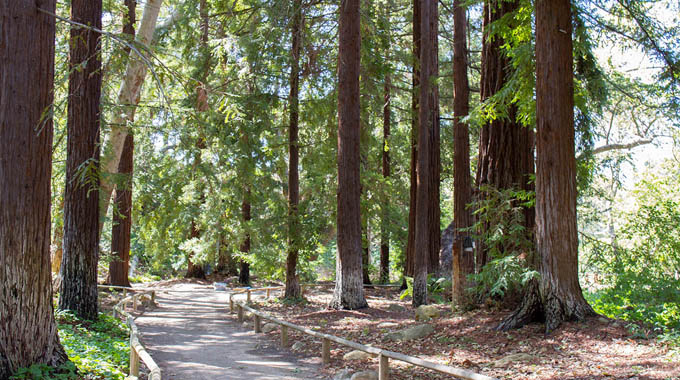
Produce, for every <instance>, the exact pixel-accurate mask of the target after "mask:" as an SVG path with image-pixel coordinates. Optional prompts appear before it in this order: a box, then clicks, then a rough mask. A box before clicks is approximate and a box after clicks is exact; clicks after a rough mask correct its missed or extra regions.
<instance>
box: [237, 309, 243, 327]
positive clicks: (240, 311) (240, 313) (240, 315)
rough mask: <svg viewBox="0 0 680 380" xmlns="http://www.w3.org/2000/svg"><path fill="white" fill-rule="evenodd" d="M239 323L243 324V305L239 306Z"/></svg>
mask: <svg viewBox="0 0 680 380" xmlns="http://www.w3.org/2000/svg"><path fill="white" fill-rule="evenodd" d="M237 307H238V321H239V322H241V323H243V306H241V304H238V306H237Z"/></svg>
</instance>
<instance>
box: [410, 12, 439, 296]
mask: <svg viewBox="0 0 680 380" xmlns="http://www.w3.org/2000/svg"><path fill="white" fill-rule="evenodd" d="M433 1H434V0H422V3H421V4H422V6H421V9H420V33H421V36H428V38H426V39H421V41H422V43H421V45H420V75H421V78H422V80H421V81H420V94H419V100H420V109H419V112H418V119H419V123H418V124H419V128H418V160H417V174H418V188H417V190H416V232H415V235H416V236H415V248H416V251H415V252H414V254H415V257H414V262H415V267H414V275H413V306H420V305H423V304H427V272H428V259H429V248H430V247H431V245H430V240H431V239H430V232H431V231H430V230H431V228H432V225H431V218H430V212H431V211H430V209H431V194H430V192H431V191H432V189H431V180H430V178H431V176H432V172H431V157H430V155H431V150H432V146H431V141H430V138H431V134H432V131H431V129H430V122H431V119H430V117H431V113H432V112H431V111H432V109H431V101H432V86H431V83H430V82H431V79H432V78H431V76H432V62H433V61H432V54H433V50H434V49H433V47H432V40H431V39H430V38H429V36H430V32H431V29H430V28H431V24H430V17H431V16H430V15H431V13H432V9H433V6H432V3H433ZM421 247H422V248H421Z"/></svg>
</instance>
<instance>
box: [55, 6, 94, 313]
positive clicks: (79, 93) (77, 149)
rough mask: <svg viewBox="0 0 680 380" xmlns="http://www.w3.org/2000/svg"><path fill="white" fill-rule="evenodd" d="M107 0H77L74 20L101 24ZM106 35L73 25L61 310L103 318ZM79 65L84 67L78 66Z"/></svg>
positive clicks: (70, 54) (72, 7)
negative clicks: (102, 165) (99, 294)
mask: <svg viewBox="0 0 680 380" xmlns="http://www.w3.org/2000/svg"><path fill="white" fill-rule="evenodd" d="M101 18H102V2H101V0H73V1H72V2H71V19H72V20H73V21H77V22H79V23H82V24H86V25H92V26H93V27H95V28H99V29H101V25H102V23H101ZM99 43H100V34H99V33H97V32H94V31H91V30H87V29H75V28H72V29H71V41H70V52H69V57H70V60H69V69H70V75H69V90H68V93H69V101H68V120H67V130H68V136H67V141H66V150H67V156H66V188H65V191H64V252H63V258H62V262H61V276H62V282H61V289H60V292H59V309H61V310H72V311H74V312H75V314H76V315H78V316H79V317H81V318H85V319H92V320H94V319H96V318H97V312H98V310H97V307H98V303H97V263H98V260H99V231H98V226H99V224H98V223H99V198H98V196H97V195H98V192H97V190H98V187H99V178H98V176H97V171H98V169H99V130H100V125H101V124H100V114H99V102H100V95H101V84H102V81H101V54H100V50H99ZM77 67H79V68H78V69H77Z"/></svg>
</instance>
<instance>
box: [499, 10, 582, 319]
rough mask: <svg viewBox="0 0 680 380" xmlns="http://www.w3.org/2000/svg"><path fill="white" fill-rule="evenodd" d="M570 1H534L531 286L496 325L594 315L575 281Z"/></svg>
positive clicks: (576, 234)
mask: <svg viewBox="0 0 680 380" xmlns="http://www.w3.org/2000/svg"><path fill="white" fill-rule="evenodd" d="M571 32H572V28H571V2H570V1H569V0H553V1H548V0H539V1H537V2H536V131H537V136H536V137H537V138H536V227H537V229H536V241H537V251H538V255H539V256H540V265H539V269H540V274H541V278H540V281H538V287H537V288H538V289H537V291H534V292H531V293H528V294H527V295H526V296H525V297H524V300H523V304H522V305H521V306H520V308H519V309H518V310H517V311H516V312H515V313H513V315H511V316H510V317H509V318H508V319H507V320H506V321H504V322H503V323H502V324H501V326H499V327H500V328H502V329H507V328H512V327H518V326H521V325H523V324H526V323H528V322H531V321H533V320H545V329H546V332H550V331H553V330H554V329H556V328H557V327H558V326H559V325H560V324H561V323H562V322H563V321H569V320H583V319H585V318H586V317H588V316H590V315H594V311H593V309H592V308H591V307H590V305H588V303H587V302H586V300H585V299H584V298H583V293H582V291H581V286H580V284H579V281H578V232H577V228H576V158H575V148H574V80H573V74H574V72H573V66H572V48H573V47H572V40H571Z"/></svg>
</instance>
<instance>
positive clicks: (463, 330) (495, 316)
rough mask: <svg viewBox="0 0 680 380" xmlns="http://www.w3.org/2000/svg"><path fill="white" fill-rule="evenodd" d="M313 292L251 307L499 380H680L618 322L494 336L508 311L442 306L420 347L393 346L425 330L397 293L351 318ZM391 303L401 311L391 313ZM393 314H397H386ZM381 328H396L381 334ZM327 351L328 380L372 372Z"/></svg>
mask: <svg viewBox="0 0 680 380" xmlns="http://www.w3.org/2000/svg"><path fill="white" fill-rule="evenodd" d="M311 293H312V294H308V295H306V300H307V301H306V302H305V303H301V304H293V305H286V304H283V303H281V302H278V301H277V300H276V299H269V300H263V299H255V301H256V303H255V307H257V308H259V309H261V310H263V311H266V312H268V313H270V314H272V315H274V316H276V317H277V318H280V319H284V320H287V321H289V322H292V323H295V324H297V325H301V326H306V327H308V328H311V329H314V330H317V331H321V332H325V333H329V334H333V335H336V336H340V337H343V338H345V339H349V340H353V341H355V342H359V343H362V344H367V345H372V346H374V347H380V348H384V349H387V350H391V351H396V352H400V353H404V354H408V355H411V356H417V357H420V358H422V359H425V360H429V361H433V362H437V363H442V364H447V365H451V366H454V367H458V368H465V369H467V370H470V371H473V372H477V373H481V374H485V375H489V376H493V377H497V378H500V379H569V380H576V379H584V380H585V379H598V380H604V379H631V380H633V379H660V380H678V379H680V358H679V357H678V355H677V352H676V353H673V352H672V351H671V350H669V348H668V347H667V346H665V345H663V344H661V343H659V342H658V341H657V340H655V339H650V340H641V339H635V338H634V335H633V334H632V333H631V332H630V331H629V329H628V328H627V325H628V323H626V322H623V321H615V320H610V319H606V318H604V317H596V318H591V319H589V320H588V321H586V322H585V323H565V324H563V325H562V326H561V327H560V328H559V329H558V330H557V331H555V332H553V333H552V334H550V335H547V336H546V335H545V334H544V327H543V325H542V324H531V325H528V326H526V327H524V328H522V329H519V330H514V331H510V332H498V331H495V330H494V327H495V326H497V325H498V323H499V322H500V321H501V320H503V318H504V317H505V316H506V315H507V314H508V311H498V310H495V311H494V310H484V309H482V310H476V311H471V312H465V313H453V312H452V311H451V310H450V309H449V307H448V306H446V305H441V306H440V307H439V309H440V311H441V312H442V317H441V318H438V319H435V320H433V321H430V322H428V323H430V324H432V325H433V327H434V331H435V332H434V333H433V334H431V335H430V336H428V337H426V338H423V339H419V340H413V341H408V342H392V341H389V340H387V339H385V334H386V333H388V332H391V331H396V330H400V329H403V328H406V327H409V326H414V325H418V324H421V323H423V322H415V320H414V310H413V308H412V307H411V306H410V304H409V303H408V302H404V301H400V300H399V293H398V291H397V290H384V289H368V290H367V300H368V304H369V308H367V309H362V310H356V311H333V310H328V309H327V305H328V303H329V300H330V298H331V296H332V288H329V289H325V290H324V289H315V290H314V291H312V292H311ZM395 304H396V305H399V306H401V308H399V307H396V308H395V307H394V306H392V307H391V308H390V305H395ZM395 309H399V310H396V311H391V310H395ZM384 322H393V323H395V324H396V326H394V327H389V328H384V327H378V325H379V324H380V323H383V326H384ZM289 334H291V337H290V338H289V339H290V342H291V344H293V343H295V342H297V341H302V342H304V344H303V345H298V347H297V352H296V353H297V354H298V355H301V356H304V357H318V356H319V355H320V352H321V344H320V342H318V341H316V340H314V339H313V338H312V337H310V336H308V335H303V334H301V333H298V332H296V331H293V332H289ZM267 335H268V336H269V337H270V339H271V341H272V342H278V340H279V332H278V330H275V331H273V332H270V333H268V334H267ZM331 349H332V351H331V358H332V359H331V363H330V364H329V365H327V366H325V367H324V368H323V369H322V372H323V375H325V376H332V374H334V373H336V372H338V371H339V370H341V369H343V368H350V369H352V370H353V371H359V370H365V369H373V370H375V369H377V366H378V359H377V358H371V359H365V360H360V361H351V362H349V361H343V359H342V357H343V355H344V354H346V353H347V352H349V351H350V349H349V348H347V347H341V346H338V345H331ZM517 353H524V354H525V355H522V357H523V358H522V359H521V360H518V361H511V362H510V363H507V364H505V363H503V361H500V359H503V358H507V357H508V356H509V355H512V354H517ZM390 368H391V373H390V378H391V379H448V378H450V377H448V376H445V375H441V374H438V373H435V372H429V371H428V370H425V369H422V368H417V367H412V366H410V365H407V364H406V363H400V362H397V361H391V362H390Z"/></svg>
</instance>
